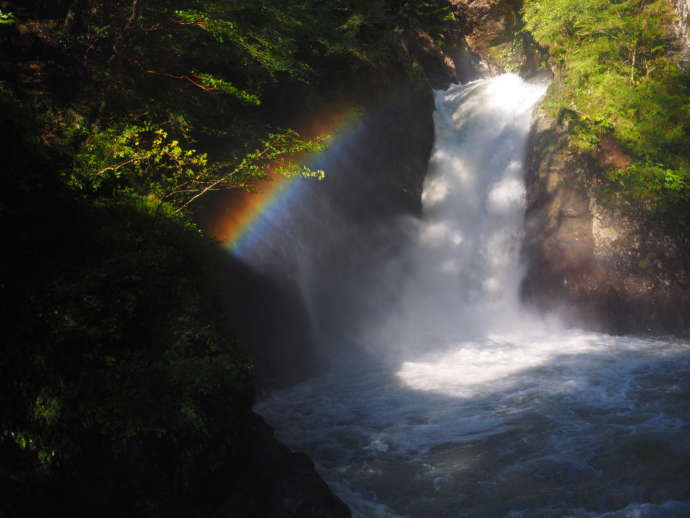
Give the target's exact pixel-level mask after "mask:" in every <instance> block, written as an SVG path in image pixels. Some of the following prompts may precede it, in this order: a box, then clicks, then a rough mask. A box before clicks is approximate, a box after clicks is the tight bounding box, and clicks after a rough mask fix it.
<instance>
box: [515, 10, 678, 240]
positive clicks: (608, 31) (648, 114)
mask: <svg viewBox="0 0 690 518" xmlns="http://www.w3.org/2000/svg"><path fill="white" fill-rule="evenodd" d="M524 18H525V21H526V28H527V29H528V30H529V31H531V33H532V34H533V36H534V38H535V39H536V41H537V42H538V43H539V44H541V45H543V46H545V47H547V48H548V50H549V54H550V60H551V63H552V66H553V67H554V68H555V70H556V72H557V81H556V83H555V84H554V86H553V87H552V88H551V91H550V93H549V96H548V99H547V106H548V107H549V108H550V109H551V110H552V112H553V113H554V115H559V116H561V117H565V118H568V119H569V120H570V121H571V126H572V127H573V128H574V130H575V138H574V140H573V142H574V144H575V145H576V146H577V147H579V148H581V149H585V150H595V149H596V148H597V147H598V146H599V143H600V140H601V138H602V137H604V136H606V135H609V136H612V137H614V138H615V139H616V140H617V141H618V142H620V143H621V144H622V145H623V147H624V149H625V151H626V152H627V153H628V154H629V156H630V158H631V165H630V166H628V167H626V168H624V169H620V170H611V171H609V172H608V175H609V179H610V181H611V185H610V190H611V191H612V192H618V193H622V194H623V195H624V196H626V197H627V198H628V200H629V201H632V202H633V206H634V207H635V210H640V209H642V210H643V211H644V212H647V213H649V214H652V215H655V216H658V217H660V218H661V219H662V220H663V221H664V222H665V223H667V224H670V225H672V226H674V227H676V228H677V229H679V230H682V231H683V232H690V146H688V142H690V75H689V74H688V72H687V71H686V70H684V69H683V68H681V67H680V66H679V65H678V63H676V62H675V61H674V60H673V52H672V50H673V45H674V42H673V40H672V34H673V31H672V29H671V24H672V23H673V12H672V10H671V7H670V5H669V2H666V1H664V0H643V1H641V2H640V1H630V0H616V1H613V2H611V1H604V0H586V1H582V2H577V3H573V2H568V1H565V0H539V1H536V0H527V1H526V2H525V6H524Z"/></svg>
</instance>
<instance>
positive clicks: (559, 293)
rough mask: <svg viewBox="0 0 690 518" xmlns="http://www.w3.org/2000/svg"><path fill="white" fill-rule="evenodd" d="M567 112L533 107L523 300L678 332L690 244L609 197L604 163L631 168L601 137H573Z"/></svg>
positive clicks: (571, 314) (627, 326)
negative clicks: (590, 142)
mask: <svg viewBox="0 0 690 518" xmlns="http://www.w3.org/2000/svg"><path fill="white" fill-rule="evenodd" d="M569 140H570V139H569V128H568V124H567V122H566V121H564V120H562V121H558V120H555V119H554V118H552V117H550V116H549V115H548V114H547V113H546V112H545V111H544V110H543V109H542V110H539V112H538V113H537V116H536V120H535V125H534V127H533V130H532V136H531V139H530V143H529V150H528V161H527V192H528V199H527V202H528V208H527V215H526V239H525V247H524V251H525V259H526V263H527V276H526V278H525V281H524V284H523V295H524V297H525V299H526V300H527V301H528V302H529V303H531V304H533V305H534V306H536V307H538V308H540V309H542V310H545V311H546V310H551V311H554V310H555V311H556V312H557V313H560V314H562V315H565V316H566V317H567V320H568V321H569V322H572V323H574V324H577V325H580V326H584V327H587V328H593V329H597V330H602V331H609V332H617V333H628V332H679V331H682V330H683V329H684V328H686V327H687V322H688V321H690V306H689V304H688V303H689V302H690V291H689V290H688V288H689V287H690V268H689V265H688V263H687V257H689V256H688V252H689V250H688V246H687V243H684V242H683V241H682V240H681V239H679V238H678V236H676V235H674V234H672V233H671V232H669V231H668V230H667V229H665V228H664V227H662V226H661V225H660V224H659V223H658V222H655V221H653V220H651V219H648V218H643V217H640V216H639V214H638V213H636V212H635V210H634V208H633V207H631V206H629V205H627V204H626V203H625V202H624V201H622V200H620V199H618V198H617V197H616V196H615V195H609V196H605V195H604V194H603V193H602V191H603V189H604V188H605V186H606V185H608V184H607V182H606V181H605V180H604V177H603V171H604V170H605V169H606V168H609V167H616V168H621V167H625V165H626V161H627V160H628V159H627V157H626V155H625V153H624V151H623V150H622V149H621V148H620V146H618V145H617V143H616V142H615V141H614V140H612V139H602V141H601V143H600V146H599V150H598V152H597V153H596V154H589V153H585V152H582V151H578V150H576V149H574V148H572V147H571V146H570V141H569Z"/></svg>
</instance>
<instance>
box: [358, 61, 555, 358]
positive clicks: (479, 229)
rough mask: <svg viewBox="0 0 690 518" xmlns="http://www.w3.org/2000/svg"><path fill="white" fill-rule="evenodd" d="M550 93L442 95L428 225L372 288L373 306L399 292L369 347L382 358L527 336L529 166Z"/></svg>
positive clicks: (506, 81) (418, 227)
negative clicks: (523, 257)
mask: <svg viewBox="0 0 690 518" xmlns="http://www.w3.org/2000/svg"><path fill="white" fill-rule="evenodd" d="M545 89H546V86H545V85H539V84H528V83H525V82H524V81H522V79H520V78H519V77H518V76H515V75H512V74H506V75H503V76H500V77H497V78H495V79H493V80H491V81H478V82H474V83H471V84H469V85H467V86H464V85H454V86H451V87H450V89H449V90H447V91H437V92H435V100H436V111H435V113H434V126H435V138H436V140H435V144H434V149H433V151H432V156H431V161H430V163H429V171H428V175H427V178H426V182H425V186H424V192H423V195H422V203H423V217H422V219H421V220H420V221H417V222H415V225H414V231H413V232H412V233H411V234H412V238H411V239H410V244H409V245H408V248H407V249H406V251H405V252H403V253H402V254H400V256H399V257H398V258H397V261H396V267H394V268H391V266H390V265H388V267H387V270H386V272H384V273H382V274H381V275H380V281H379V282H378V283H374V284H372V285H371V291H373V292H374V293H372V294H371V296H373V297H375V296H376V293H375V292H376V291H379V290H380V291H384V292H391V291H392V292H393V293H392V294H391V296H390V297H389V299H393V303H392V304H390V303H389V304H388V305H387V307H386V310H385V312H386V313H387V314H386V315H384V317H383V318H380V317H379V318H377V319H376V320H375V321H373V322H372V323H371V326H372V329H371V330H370V331H371V333H372V335H373V336H368V337H366V338H364V341H365V342H367V343H374V346H373V347H375V348H376V349H377V350H380V349H381V348H382V347H385V346H386V345H385V344H393V345H394V349H395V354H398V353H399V348H400V346H401V344H403V345H404V346H405V348H406V349H408V350H411V349H416V348H419V347H422V348H423V349H424V350H428V349H429V347H430V346H431V344H432V343H433V342H434V341H438V340H441V341H447V340H448V339H451V338H455V337H471V336H475V335H478V334H486V333H487V332H495V331H497V330H499V329H510V330H514V329H516V328H517V327H524V323H525V319H527V318H528V317H527V316H526V315H524V314H523V313H522V311H521V310H520V306H519V300H518V291H519V285H520V281H521V279H522V276H523V268H522V265H521V264H520V261H519V257H520V255H519V251H520V246H521V243H522V239H523V219H524V211H525V188H524V181H523V161H524V153H525V146H526V141H527V136H528V132H529V128H530V122H531V117H532V109H533V107H534V105H535V104H536V103H537V101H538V100H539V99H540V98H541V96H542V95H543V93H544V91H545ZM400 265H404V266H400ZM377 335H378V336H377ZM438 345H443V344H442V343H438Z"/></svg>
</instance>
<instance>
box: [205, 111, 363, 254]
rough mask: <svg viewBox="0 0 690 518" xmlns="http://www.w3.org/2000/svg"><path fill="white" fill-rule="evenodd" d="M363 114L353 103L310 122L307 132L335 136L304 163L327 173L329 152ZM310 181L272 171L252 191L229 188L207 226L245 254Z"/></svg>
mask: <svg viewBox="0 0 690 518" xmlns="http://www.w3.org/2000/svg"><path fill="white" fill-rule="evenodd" d="M360 116H361V112H360V110H358V109H356V108H355V107H351V106H350V107H347V108H341V109H340V110H337V111H334V112H332V113H331V114H330V116H329V117H321V118H320V120H318V121H313V122H312V123H311V124H309V125H308V130H307V131H305V132H304V133H305V134H307V135H309V134H312V135H316V134H331V135H332V136H333V139H332V141H331V145H330V147H329V149H327V150H326V151H324V152H322V153H319V154H316V155H311V156H309V157H307V158H306V159H305V160H303V161H302V163H305V164H306V165H309V166H310V167H314V168H320V169H325V170H326V174H328V168H327V165H324V162H327V156H328V154H329V152H331V151H332V150H333V149H334V148H337V147H338V146H339V145H340V144H341V143H342V142H343V141H344V140H345V139H346V138H347V136H348V135H349V134H351V133H352V132H353V129H354V128H355V127H357V123H358V122H359V120H360ZM308 181H315V180H311V179H304V178H300V177H285V176H282V175H272V176H270V177H269V178H267V179H265V180H261V181H258V182H256V184H255V185H253V186H252V191H251V192H246V191H239V190H237V191H229V192H228V193H226V194H225V196H223V199H222V202H221V203H220V204H218V205H217V207H216V208H215V210H214V214H213V216H212V218H211V221H210V224H208V225H206V226H207V228H206V230H207V231H208V232H209V233H210V234H211V235H212V236H213V237H215V238H216V239H217V240H219V241H220V242H221V243H222V244H223V246H224V247H225V248H226V249H227V250H228V251H230V253H232V254H233V255H236V256H238V257H243V256H246V255H247V254H248V253H249V252H250V251H251V249H252V248H253V247H254V246H255V245H256V244H257V242H259V241H260V240H261V239H262V238H263V236H265V235H266V234H267V233H268V232H269V229H270V228H272V227H273V226H274V225H275V222H276V221H280V220H281V218H282V217H283V216H284V214H285V212H286V211H288V210H290V207H292V206H293V205H294V203H295V202H296V200H298V199H299V196H300V193H301V192H302V190H303V189H304V186H305V182H308Z"/></svg>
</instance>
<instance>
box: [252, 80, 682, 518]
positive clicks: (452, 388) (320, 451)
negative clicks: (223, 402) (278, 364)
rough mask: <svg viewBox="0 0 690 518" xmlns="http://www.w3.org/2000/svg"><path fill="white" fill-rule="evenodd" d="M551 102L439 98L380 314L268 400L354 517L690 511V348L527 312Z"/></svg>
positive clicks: (369, 285) (463, 95) (481, 88)
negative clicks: (315, 369) (536, 146)
mask: <svg viewBox="0 0 690 518" xmlns="http://www.w3.org/2000/svg"><path fill="white" fill-rule="evenodd" d="M544 90H545V86H544V85H538V84H529V83H527V82H524V81H523V80H521V79H520V78H518V77H517V76H514V75H509V74H508V75H503V76H500V77H497V78H493V79H490V80H482V81H477V82H474V83H470V84H469V85H461V86H452V87H451V88H450V89H449V90H447V91H444V92H436V93H435V96H436V111H435V114H434V119H435V130H436V141H435V145H434V149H433V152H432V158H431V161H430V164H429V173H428V176H427V179H426V183H425V188H424V193H423V206H424V211H423V217H422V218H421V219H420V220H419V221H409V220H406V221H401V222H400V226H401V228H404V231H400V230H399V229H398V230H395V231H394V232H393V231H392V234H393V235H396V236H404V238H405V243H404V244H403V245H401V246H400V247H399V249H398V252H397V254H396V257H395V258H392V259H391V260H390V261H387V262H386V264H384V265H382V266H381V267H380V268H379V269H378V270H377V271H376V272H374V273H373V274H372V275H369V276H368V277H367V282H366V283H364V284H363V285H361V286H357V287H356V288H357V290H358V292H359V293H360V295H361V298H362V301H363V302H362V304H368V305H369V306H367V307H371V311H370V312H369V313H368V318H364V319H363V318H362V317H361V314H356V315H353V316H351V317H350V318H352V319H353V320H362V321H357V322H351V326H350V327H351V329H352V336H347V337H346V336H343V337H341V339H342V341H343V345H342V347H340V348H339V347H338V344H335V345H336V346H335V347H333V344H331V345H330V347H329V349H330V350H338V349H340V350H341V354H340V355H339V356H338V357H337V358H336V359H335V361H333V362H332V364H333V367H332V368H331V369H330V370H328V371H327V372H325V373H323V374H322V375H320V376H319V377H316V378H313V379H311V380H308V381H307V382H304V383H302V384H299V385H297V386H294V387H291V388H289V389H284V390H279V391H274V392H272V393H270V394H268V395H266V396H265V397H263V398H262V400H261V401H259V403H258V404H257V405H256V410H257V411H258V412H259V413H260V414H262V415H263V416H264V417H265V418H266V419H267V421H268V422H269V423H270V424H272V425H273V426H274V427H275V428H276V430H277V434H278V437H279V438H280V439H281V440H283V441H284V442H285V443H286V444H288V445H289V446H290V447H291V448H293V449H295V450H299V451H304V452H305V453H307V454H309V455H310V456H311V457H312V459H314V461H315V462H316V465H317V468H318V470H319V471H320V473H321V474H322V476H323V477H324V478H325V480H326V481H327V482H328V483H329V484H330V486H331V487H332V489H333V490H334V491H335V492H336V494H338V495H339V496H340V497H341V498H342V499H343V500H344V501H345V502H346V503H347V504H348V505H349V506H350V508H351V509H352V510H353V514H354V516H356V517H362V518H375V517H409V518H445V517H448V518H450V517H453V518H456V517H482V518H484V517H488V518H491V517H510V518H518V517H525V518H531V517H565V516H571V517H574V518H594V517H606V518H614V517H629V518H633V517H640V518H642V517H674V516H678V517H680V516H690V441H688V437H689V436H690V435H689V432H690V398H689V397H688V394H690V345H689V344H688V343H687V342H686V341H683V340H680V339H675V338H662V337H630V336H629V337H615V336H609V335H604V334H597V333H591V332H584V331H580V330H575V329H568V328H567V325H565V324H564V323H561V322H558V321H557V320H556V319H549V318H548V317H544V316H537V315H532V314H530V313H529V312H528V311H526V310H525V309H523V308H522V307H521V306H520V302H519V296H518V293H519V286H520V282H521V279H522V276H523V268H522V265H521V264H520V245H521V241H522V238H523V219H524V210H525V192H524V182H523V161H524V151H525V146H526V140H527V136H528V132H529V128H530V123H531V117H532V110H533V108H534V106H535V105H536V103H537V102H538V101H539V99H540V98H541V96H542V95H543V93H544ZM382 294H383V295H382ZM372 301H374V302H373V303H372ZM310 311H311V313H312V315H311V316H312V318H313V319H315V320H316V321H318V320H319V318H320V315H319V307H318V305H314V306H312V307H311V309H310ZM329 318H330V317H329ZM343 318H345V319H347V318H348V317H347V316H344V317H343ZM330 339H331V340H337V338H332V337H331V338H330ZM352 342H355V343H357V344H358V347H356V348H355V349H353V348H352V347H351V345H349V344H351V343H352Z"/></svg>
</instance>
